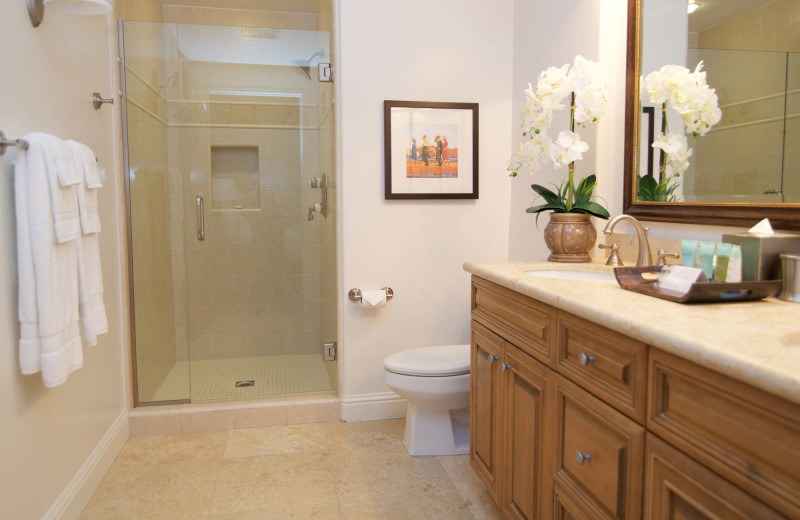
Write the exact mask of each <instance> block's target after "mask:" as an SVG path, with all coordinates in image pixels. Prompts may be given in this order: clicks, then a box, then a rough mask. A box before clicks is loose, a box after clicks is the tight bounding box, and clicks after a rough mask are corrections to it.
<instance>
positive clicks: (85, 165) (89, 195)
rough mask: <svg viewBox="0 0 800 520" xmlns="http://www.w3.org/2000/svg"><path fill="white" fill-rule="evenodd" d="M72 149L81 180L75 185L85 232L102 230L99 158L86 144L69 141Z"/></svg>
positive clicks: (101, 184) (101, 185) (82, 226)
mask: <svg viewBox="0 0 800 520" xmlns="http://www.w3.org/2000/svg"><path fill="white" fill-rule="evenodd" d="M67 146H69V148H70V150H72V157H73V160H74V161H75V169H76V170H77V171H78V174H79V177H80V179H81V182H80V183H78V184H77V185H76V186H75V189H76V191H77V195H78V212H79V214H80V219H81V230H83V234H84V235H85V234H87V233H99V232H100V214H99V213H98V210H97V188H102V187H103V183H102V182H101V181H100V175H99V174H98V172H97V160H96V159H95V157H94V152H93V151H92V149H91V148H89V147H88V146H86V145H85V144H82V143H79V142H77V141H67Z"/></svg>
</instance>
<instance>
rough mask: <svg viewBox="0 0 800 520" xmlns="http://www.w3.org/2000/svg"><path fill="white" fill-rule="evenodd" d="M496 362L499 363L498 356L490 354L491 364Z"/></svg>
mask: <svg viewBox="0 0 800 520" xmlns="http://www.w3.org/2000/svg"><path fill="white" fill-rule="evenodd" d="M495 361H497V356H495V355H494V354H489V363H494V362H495Z"/></svg>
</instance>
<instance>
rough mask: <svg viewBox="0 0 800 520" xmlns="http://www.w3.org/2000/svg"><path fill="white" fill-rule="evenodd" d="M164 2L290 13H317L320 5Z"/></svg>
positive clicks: (303, 0) (311, 0)
mask: <svg viewBox="0 0 800 520" xmlns="http://www.w3.org/2000/svg"><path fill="white" fill-rule="evenodd" d="M163 2H164V4H165V5H182V6H189V7H216V8H221V9H247V10H249V11H286V12H290V13H316V12H317V7H318V5H319V0H163Z"/></svg>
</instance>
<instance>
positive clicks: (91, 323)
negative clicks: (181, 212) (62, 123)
mask: <svg viewBox="0 0 800 520" xmlns="http://www.w3.org/2000/svg"><path fill="white" fill-rule="evenodd" d="M67 146H69V148H70V149H71V150H72V155H73V158H74V160H75V167H76V169H77V170H78V172H79V174H80V177H81V180H82V182H81V183H80V184H78V185H77V186H76V190H77V196H78V210H79V212H80V217H81V229H82V230H83V235H82V236H81V240H80V242H81V245H80V248H79V252H78V291H79V293H80V315H81V334H82V335H83V339H84V341H85V342H86V344H87V345H88V346H94V345H96V344H97V336H98V335H99V334H104V333H106V332H108V318H107V317H106V308H105V304H104V303H103V273H102V267H101V263H100V242H99V236H98V233H99V232H100V215H99V213H98V210H97V189H98V188H100V187H102V186H103V184H102V183H101V181H100V176H99V175H98V172H97V161H96V160H95V156H94V152H93V151H92V149H91V148H89V147H88V146H86V145H85V144H81V143H79V142H77V141H67Z"/></svg>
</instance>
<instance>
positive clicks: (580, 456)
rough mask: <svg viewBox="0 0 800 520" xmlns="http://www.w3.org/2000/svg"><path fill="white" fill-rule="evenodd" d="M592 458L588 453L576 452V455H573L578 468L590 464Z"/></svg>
mask: <svg viewBox="0 0 800 520" xmlns="http://www.w3.org/2000/svg"><path fill="white" fill-rule="evenodd" d="M591 460H592V456H591V455H589V454H588V453H581V452H580V450H578V453H576V454H575V461H576V462H577V463H578V466H583V463H584V462H591Z"/></svg>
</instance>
